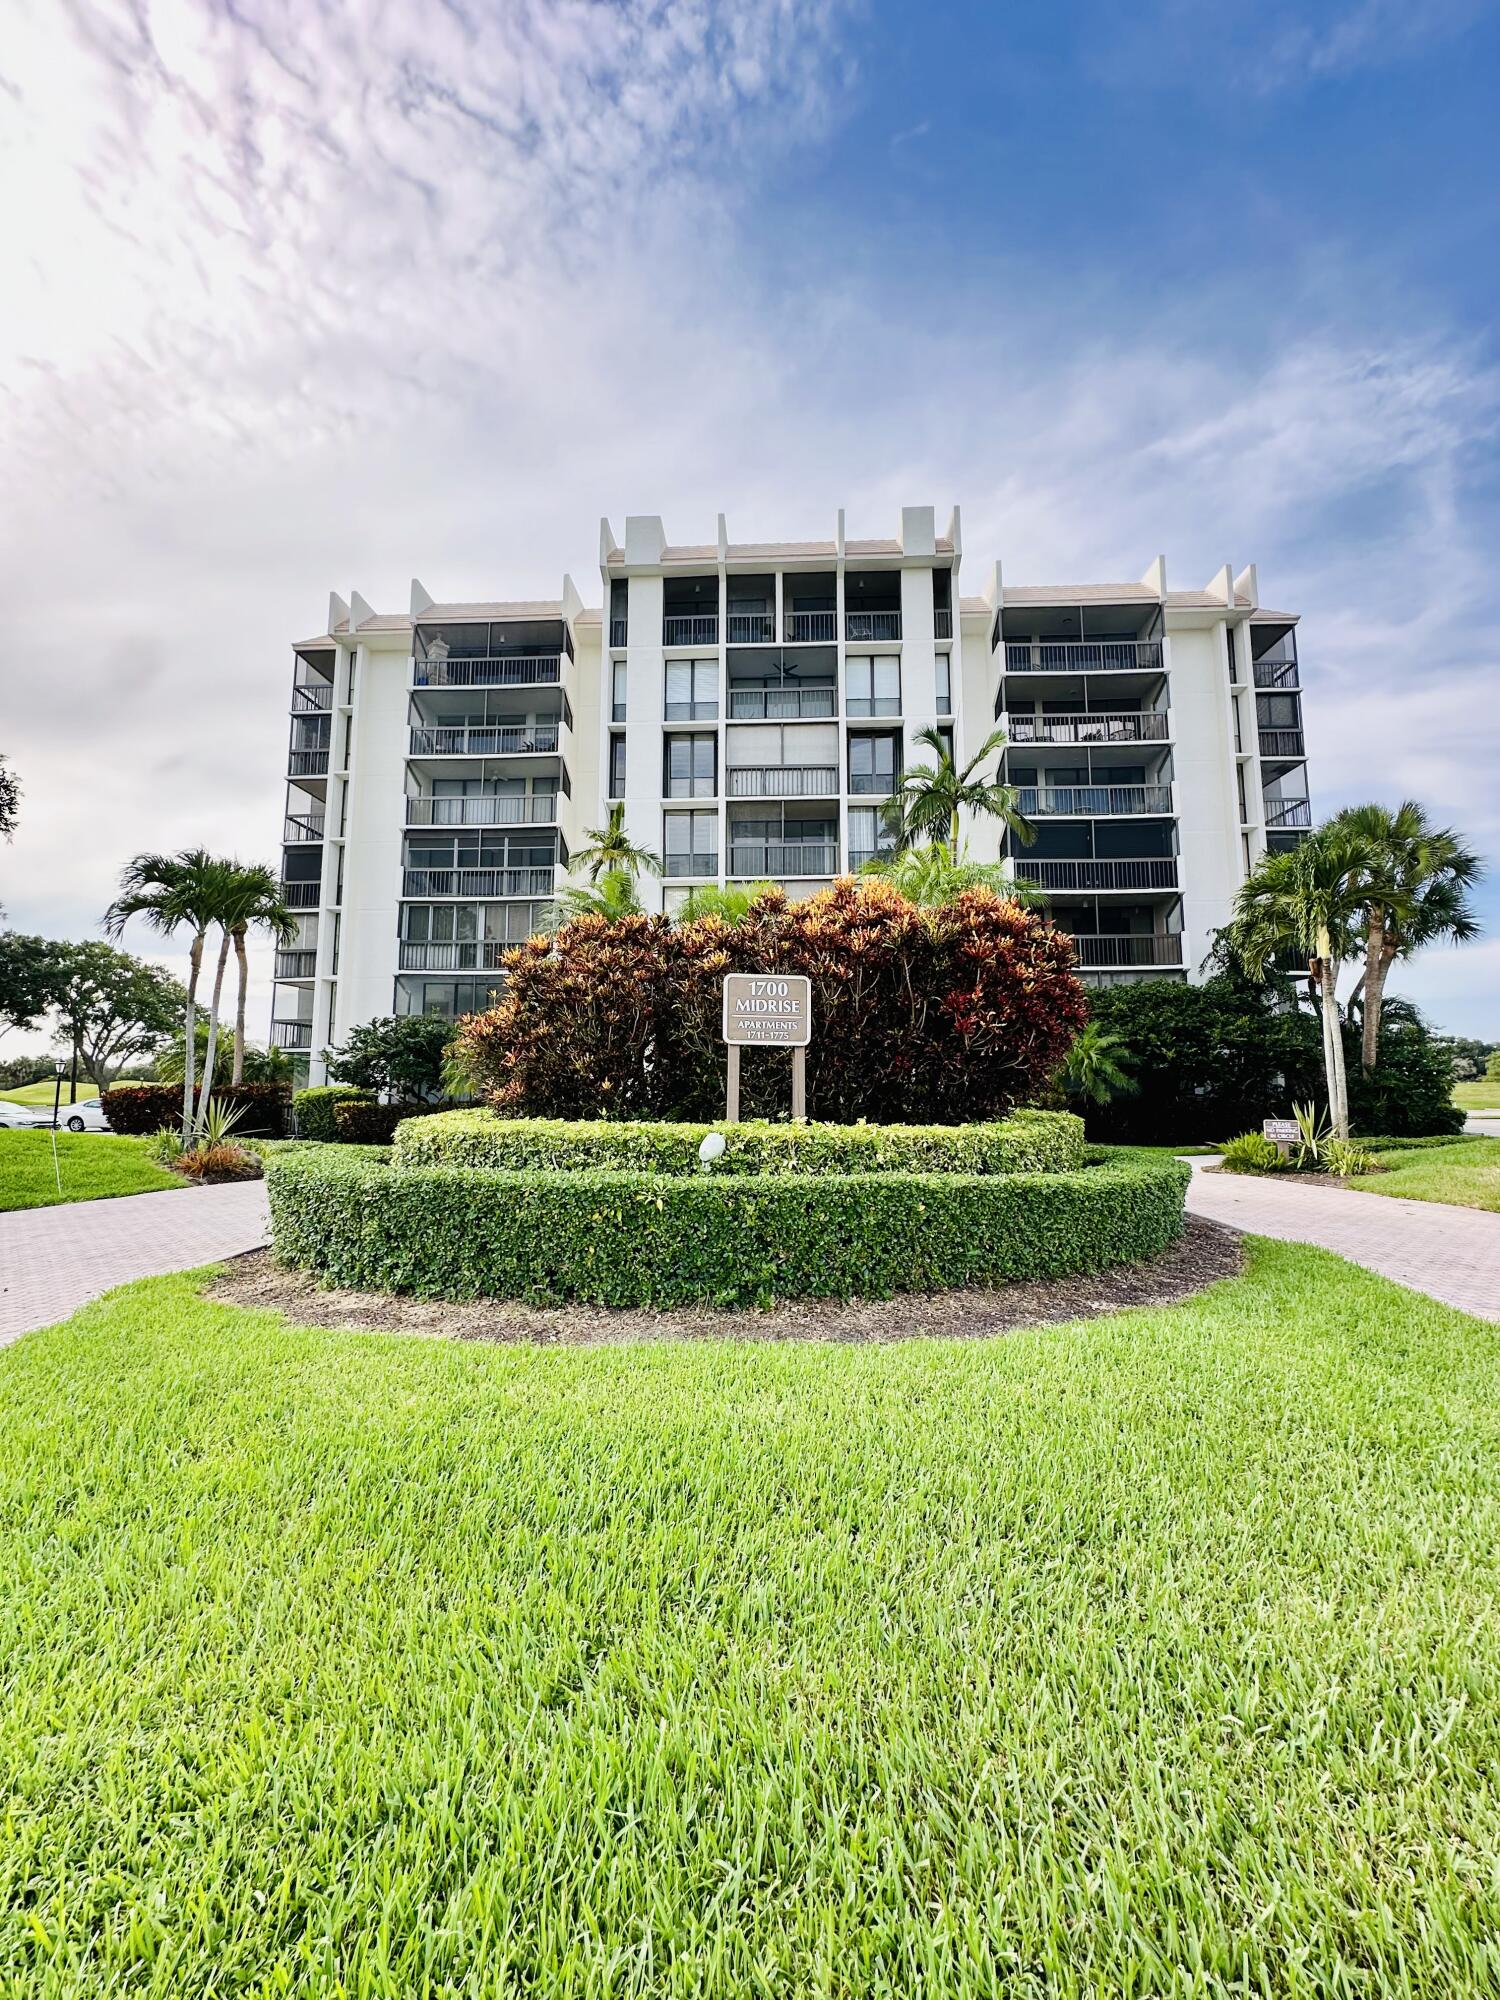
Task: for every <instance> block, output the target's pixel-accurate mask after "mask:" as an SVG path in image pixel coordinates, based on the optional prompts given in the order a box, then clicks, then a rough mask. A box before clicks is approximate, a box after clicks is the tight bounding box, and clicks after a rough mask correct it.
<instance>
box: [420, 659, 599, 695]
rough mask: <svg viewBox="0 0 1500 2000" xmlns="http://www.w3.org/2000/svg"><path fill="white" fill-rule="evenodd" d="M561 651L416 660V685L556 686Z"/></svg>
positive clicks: (560, 677)
mask: <svg viewBox="0 0 1500 2000" xmlns="http://www.w3.org/2000/svg"><path fill="white" fill-rule="evenodd" d="M561 679H562V655H561V654H560V653H509V654H500V655H494V656H490V657H487V658H484V659H472V660H454V659H447V660H414V661H413V662H412V670H411V684H412V686H413V687H419V688H423V687H435V688H440V687H555V686H556V685H557V683H558V682H559V681H560V680H561Z"/></svg>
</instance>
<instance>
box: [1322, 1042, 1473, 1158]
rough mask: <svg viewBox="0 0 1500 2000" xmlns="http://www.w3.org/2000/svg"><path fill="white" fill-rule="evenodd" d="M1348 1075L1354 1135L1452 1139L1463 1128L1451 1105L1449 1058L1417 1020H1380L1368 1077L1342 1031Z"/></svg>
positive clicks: (1355, 1047) (1356, 1046) (1356, 1050)
mask: <svg viewBox="0 0 1500 2000" xmlns="http://www.w3.org/2000/svg"><path fill="white" fill-rule="evenodd" d="M1344 1055H1345V1061H1346V1064H1347V1067H1348V1071H1349V1118H1350V1122H1351V1123H1352V1125H1353V1127H1354V1129H1355V1131H1356V1132H1359V1133H1365V1132H1394V1133H1399V1134H1401V1135H1402V1136H1403V1137H1405V1136H1411V1137H1421V1136H1425V1135H1431V1134H1443V1133H1448V1134H1452V1133H1455V1132H1462V1130H1463V1129H1464V1113H1463V1112H1462V1111H1461V1110H1460V1109H1459V1107H1458V1106H1457V1105H1456V1104H1455V1103H1454V1102H1453V1058H1452V1056H1451V1054H1450V1053H1449V1051H1448V1049H1447V1048H1446V1047H1445V1045H1444V1044H1443V1043H1442V1042H1439V1041H1437V1040H1435V1039H1434V1037H1433V1036H1432V1035H1430V1034H1429V1033H1428V1032H1427V1029H1426V1027H1425V1026H1424V1024H1423V1023H1422V1022H1421V1020H1419V1019H1413V1020H1395V1021H1392V1020H1386V1021H1385V1023H1384V1025H1383V1026H1382V1028H1381V1030H1380V1060H1379V1062H1377V1063H1376V1065H1375V1067H1374V1069H1373V1070H1371V1072H1370V1074H1369V1075H1368V1076H1366V1075H1365V1073H1364V1071H1363V1070H1362V1069H1361V1068H1360V1066H1359V1036H1358V1033H1357V1031H1356V1030H1355V1029H1353V1028H1346V1029H1345V1030H1344Z"/></svg>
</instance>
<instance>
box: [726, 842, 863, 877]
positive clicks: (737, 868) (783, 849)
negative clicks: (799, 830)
mask: <svg viewBox="0 0 1500 2000" xmlns="http://www.w3.org/2000/svg"><path fill="white" fill-rule="evenodd" d="M838 863H839V851H838V847H837V845H836V844H835V843H834V842H833V841H831V840H826V841H825V840H777V841H760V840H757V841H743V840H731V842H730V847H729V872H730V874H731V875H733V876H735V877H737V878H738V879H740V880H745V879H748V880H750V881H752V882H755V881H759V880H760V879H761V878H762V877H763V876H770V877H773V878H781V879H800V878H802V877H804V876H812V875H832V874H833V873H834V872H835V870H836V869H837V867H838Z"/></svg>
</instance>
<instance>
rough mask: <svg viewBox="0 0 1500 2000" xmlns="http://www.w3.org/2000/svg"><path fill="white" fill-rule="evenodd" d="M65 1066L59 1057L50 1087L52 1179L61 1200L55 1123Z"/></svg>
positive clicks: (58, 1113) (55, 1063) (60, 1175)
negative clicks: (54, 1077) (55, 1079)
mask: <svg viewBox="0 0 1500 2000" xmlns="http://www.w3.org/2000/svg"><path fill="white" fill-rule="evenodd" d="M67 1066H68V1065H67V1064H66V1063H65V1062H64V1061H63V1059H62V1057H61V1056H59V1057H58V1058H57V1060H56V1061H55V1062H54V1063H53V1065H52V1067H53V1069H54V1070H55V1071H56V1073H57V1081H56V1082H55V1083H54V1084H53V1086H52V1178H53V1179H54V1180H55V1181H56V1182H57V1198H58V1200H59V1201H61V1200H62V1166H61V1164H60V1163H59V1161H58V1157H57V1121H58V1117H59V1116H60V1114H61V1111H62V1080H63V1071H64V1070H65V1069H66V1068H67Z"/></svg>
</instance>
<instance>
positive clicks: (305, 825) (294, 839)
mask: <svg viewBox="0 0 1500 2000" xmlns="http://www.w3.org/2000/svg"><path fill="white" fill-rule="evenodd" d="M322 838H323V815H322V813H288V814H287V816H286V819H285V821H284V822H283V824H282V828H281V839H282V844H283V846H286V847H306V846H307V845H308V843H309V842H310V841H315V840H321V839H322Z"/></svg>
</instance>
